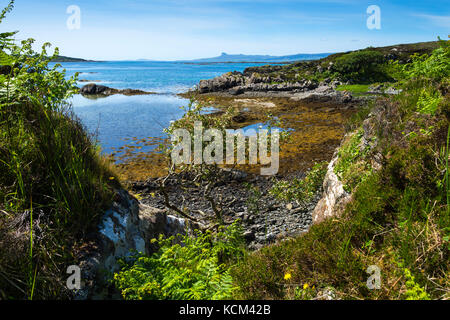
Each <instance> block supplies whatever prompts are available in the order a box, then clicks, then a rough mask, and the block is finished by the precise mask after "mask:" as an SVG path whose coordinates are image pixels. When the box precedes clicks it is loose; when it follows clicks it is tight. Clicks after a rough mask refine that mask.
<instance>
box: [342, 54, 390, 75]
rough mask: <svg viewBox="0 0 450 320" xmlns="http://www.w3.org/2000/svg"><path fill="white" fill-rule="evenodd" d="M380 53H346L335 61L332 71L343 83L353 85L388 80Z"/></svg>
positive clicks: (383, 59)
mask: <svg viewBox="0 0 450 320" xmlns="http://www.w3.org/2000/svg"><path fill="white" fill-rule="evenodd" d="M385 62H386V61H385V58H384V56H383V54H382V53H380V52H377V51H374V50H362V51H355V52H351V53H347V54H345V55H343V56H341V57H339V58H337V59H336V62H335V64H334V65H333V70H334V71H335V72H337V73H338V74H339V76H340V78H341V79H342V80H344V81H352V82H354V83H373V82H377V81H380V82H382V81H387V80H390V77H389V76H388V74H387V72H386V70H385V68H386V65H387V64H385Z"/></svg>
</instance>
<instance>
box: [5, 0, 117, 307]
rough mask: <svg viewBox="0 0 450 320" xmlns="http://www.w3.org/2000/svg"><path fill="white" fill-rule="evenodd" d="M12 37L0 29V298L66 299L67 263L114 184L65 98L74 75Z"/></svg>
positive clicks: (73, 258)
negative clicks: (66, 73)
mask: <svg viewBox="0 0 450 320" xmlns="http://www.w3.org/2000/svg"><path fill="white" fill-rule="evenodd" d="M13 4H14V1H11V2H10V4H9V5H8V6H7V7H6V8H5V9H4V10H3V11H2V12H1V13H0V22H2V20H3V19H4V18H5V16H6V14H7V13H9V12H10V11H11V10H12V8H13ZM15 34H16V32H9V33H8V32H6V33H1V34H0V44H1V48H2V49H1V50H0V64H1V65H2V66H4V68H1V73H0V299H63V298H69V297H70V292H68V291H67V290H66V289H65V280H64V279H65V278H66V270H65V268H66V267H67V266H69V265H72V264H76V260H77V253H78V252H79V251H80V248H81V247H82V246H83V244H84V243H85V242H87V241H88V239H89V237H90V233H92V232H93V231H95V230H96V227H97V224H98V221H99V218H100V217H101V214H102V212H103V211H104V210H105V209H107V208H108V207H109V206H110V204H111V203H112V200H113V196H114V189H116V188H119V187H120V184H119V183H118V182H117V179H116V175H115V174H114V172H113V170H112V169H111V167H110V164H109V162H108V161H107V160H105V159H104V158H103V157H101V156H100V149H99V148H98V147H97V146H96V143H95V141H94V140H93V137H91V136H89V135H88V134H87V133H86V130H85V128H84V127H83V125H82V124H81V123H80V121H79V120H78V119H77V118H76V117H75V116H74V115H73V113H72V112H71V108H70V105H68V103H67V99H68V98H70V96H71V95H72V94H73V93H74V92H76V89H75V87H74V85H75V83H76V77H75V78H71V79H70V80H66V79H65V74H64V72H59V71H58V70H57V69H56V67H57V66H55V67H54V68H50V67H49V66H48V64H49V62H50V61H51V60H52V59H53V58H54V57H55V56H56V55H57V54H58V51H57V50H55V54H54V55H53V57H48V54H47V48H48V46H49V45H48V44H44V45H43V47H42V51H41V52H40V53H36V52H34V51H33V40H32V39H29V40H26V41H22V42H21V43H20V45H17V44H16V43H15V41H14V40H13V37H14V35H15Z"/></svg>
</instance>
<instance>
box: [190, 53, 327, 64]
mask: <svg viewBox="0 0 450 320" xmlns="http://www.w3.org/2000/svg"><path fill="white" fill-rule="evenodd" d="M331 54H332V53H316V54H307V53H300V54H295V55H289V56H270V55H246V54H227V53H222V55H220V56H219V57H214V58H204V59H196V60H189V61H182V62H192V63H215V62H293V61H301V60H317V59H322V58H325V57H327V56H329V55H331Z"/></svg>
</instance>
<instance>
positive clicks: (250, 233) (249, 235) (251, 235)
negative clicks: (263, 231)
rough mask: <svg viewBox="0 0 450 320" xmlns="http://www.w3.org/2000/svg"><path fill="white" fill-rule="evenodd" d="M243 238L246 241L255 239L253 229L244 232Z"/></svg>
mask: <svg viewBox="0 0 450 320" xmlns="http://www.w3.org/2000/svg"><path fill="white" fill-rule="evenodd" d="M244 238H245V240H246V241H247V243H250V242H252V241H253V240H255V239H256V235H255V233H254V232H253V231H251V230H248V231H246V232H244Z"/></svg>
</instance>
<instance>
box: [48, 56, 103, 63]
mask: <svg viewBox="0 0 450 320" xmlns="http://www.w3.org/2000/svg"><path fill="white" fill-rule="evenodd" d="M52 62H94V60H85V59H80V58H71V57H65V56H57V57H56V58H55V59H53V60H52Z"/></svg>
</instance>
